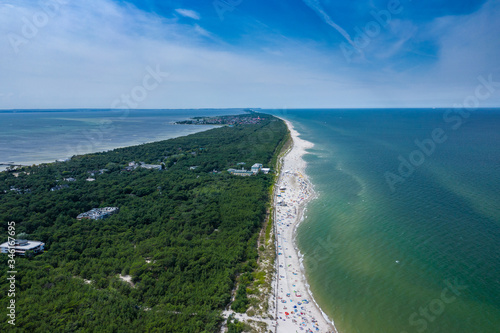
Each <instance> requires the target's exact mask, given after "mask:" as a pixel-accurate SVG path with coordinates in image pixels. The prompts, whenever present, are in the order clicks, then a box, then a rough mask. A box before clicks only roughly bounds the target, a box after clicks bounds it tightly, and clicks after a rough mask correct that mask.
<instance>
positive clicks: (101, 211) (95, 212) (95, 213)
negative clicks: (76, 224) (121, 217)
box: [76, 207, 119, 220]
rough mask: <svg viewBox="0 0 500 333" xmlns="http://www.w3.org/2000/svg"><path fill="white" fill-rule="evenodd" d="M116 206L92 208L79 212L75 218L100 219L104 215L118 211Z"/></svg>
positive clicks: (104, 216) (103, 217)
mask: <svg viewBox="0 0 500 333" xmlns="http://www.w3.org/2000/svg"><path fill="white" fill-rule="evenodd" d="M118 211H119V209H118V207H104V208H93V209H91V210H89V211H88V212H85V213H81V214H80V215H78V216H77V217H76V218H77V220H81V219H90V220H102V219H105V218H106V217H108V216H110V215H113V214H115V213H118Z"/></svg>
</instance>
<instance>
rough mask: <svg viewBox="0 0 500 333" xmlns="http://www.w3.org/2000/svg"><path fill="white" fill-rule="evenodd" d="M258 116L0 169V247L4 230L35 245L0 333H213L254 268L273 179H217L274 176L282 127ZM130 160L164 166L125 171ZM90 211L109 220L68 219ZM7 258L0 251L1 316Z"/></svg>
mask: <svg viewBox="0 0 500 333" xmlns="http://www.w3.org/2000/svg"><path fill="white" fill-rule="evenodd" d="M242 116H244V117H248V115H242ZM257 116H258V117H259V121H257V122H256V123H255V124H236V125H231V126H223V127H219V128H215V129H211V130H207V131H204V132H200V133H196V134H192V135H189V136H185V137H179V138H175V139H171V140H166V141H160V142H155V143H149V144H143V145H139V146H134V147H127V148H120V149H115V150H112V151H108V152H102V153H94V154H88V155H82V156H73V157H72V158H71V159H70V160H69V161H67V162H57V163H50V164H42V165H38V166H31V167H23V168H22V169H17V170H15V171H10V172H0V231H1V233H0V242H2V243H3V242H5V241H7V236H8V223H9V222H12V221H14V222H15V228H16V229H15V232H16V237H17V238H23V239H29V240H37V241H42V242H44V243H45V252H44V253H43V254H39V255H31V254H27V255H26V256H25V257H21V256H17V257H16V258H15V261H16V263H15V266H16V271H17V274H16V295H15V301H16V303H15V304H16V321H15V324H16V325H15V326H12V325H10V324H9V323H8V322H7V320H8V317H6V316H5V314H4V313H5V310H2V312H1V313H2V317H3V318H2V320H1V321H0V331H1V332H7V331H9V332H11V331H12V332H217V331H218V330H219V329H220V325H221V323H222V316H221V312H222V310H223V309H224V308H225V307H227V305H228V304H229V302H230V300H231V292H232V290H233V289H234V287H235V280H236V278H237V277H238V276H239V275H241V274H245V273H246V272H251V271H252V270H253V269H254V268H255V267H256V260H257V248H256V245H257V237H258V232H259V231H260V229H261V228H262V225H263V224H262V223H263V221H264V218H265V215H266V210H267V209H268V208H269V201H270V197H269V195H270V191H269V189H270V186H271V185H272V183H273V181H274V174H273V172H271V173H269V174H263V173H259V174H257V175H254V176H249V177H240V176H232V175H230V174H229V173H228V172H227V171H226V170H227V169H228V168H236V167H238V168H241V166H242V165H243V163H245V164H244V165H243V166H244V167H246V169H249V168H250V166H252V165H253V164H254V163H262V164H263V165H264V166H265V167H271V169H272V170H273V169H274V166H275V165H276V158H277V155H278V153H279V150H280V149H281V147H282V145H283V144H284V141H285V139H286V136H287V128H286V125H285V124H284V122H283V121H281V120H280V119H277V118H275V117H273V116H270V115H265V114H255V115H254V117H257ZM232 117H233V118H234V117H235V116H232ZM179 126H182V125H179ZM132 161H134V162H136V163H140V162H144V163H147V164H154V165H161V166H162V167H161V169H160V170H157V169H146V168H142V167H137V168H132V169H131V168H130V167H129V168H127V167H128V166H129V163H130V162H132ZM89 178H91V179H95V180H94V181H89V180H88V179H89ZM68 179H70V180H68ZM63 184H64V185H67V186H61V185H63ZM51 189H52V190H51ZM100 207H119V212H118V213H117V214H114V215H112V216H110V217H108V218H106V219H103V220H90V219H82V220H77V219H76V216H78V215H79V214H80V213H83V212H85V211H88V210H90V209H92V208H100ZM8 259H9V258H8V256H7V255H6V254H0V267H2V269H1V271H0V272H2V273H1V277H0V307H1V308H2V309H6V307H7V306H8V302H9V298H8V297H7V294H8V289H9V282H8V280H7V277H8V274H7V270H8V269H7V267H8ZM123 277H125V278H123ZM128 278H129V279H128Z"/></svg>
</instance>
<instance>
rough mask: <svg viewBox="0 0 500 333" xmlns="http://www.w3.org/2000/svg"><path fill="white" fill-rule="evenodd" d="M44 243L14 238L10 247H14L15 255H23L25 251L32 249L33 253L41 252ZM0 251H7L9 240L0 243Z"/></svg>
mask: <svg viewBox="0 0 500 333" xmlns="http://www.w3.org/2000/svg"><path fill="white" fill-rule="evenodd" d="M44 247H45V243H42V242H39V241H30V240H26V239H16V240H15V241H14V244H12V243H11V246H10V248H11V249H14V251H15V253H16V254H17V255H22V256H24V255H25V254H26V251H33V252H34V253H35V254H38V253H43V249H44ZM0 252H1V253H9V242H5V243H3V244H1V245H0Z"/></svg>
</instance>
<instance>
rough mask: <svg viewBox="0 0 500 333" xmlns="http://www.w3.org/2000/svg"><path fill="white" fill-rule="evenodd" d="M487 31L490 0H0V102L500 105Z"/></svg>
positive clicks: (494, 18)
mask: <svg viewBox="0 0 500 333" xmlns="http://www.w3.org/2000/svg"><path fill="white" fill-rule="evenodd" d="M499 31H500V0H487V1H463V0H462V1H457V0H454V1H451V0H435V1H424V0H420V1H417V0H413V1H411V0H400V1H398V0H391V1H379V0H360V1H352V2H347V1H337V0H286V1H285V0H267V1H258V0H252V1H250V0H206V1H205V0H203V1H174V0H167V1H157V0H146V1H139V0H136V1H113V0H88V1H69V0H42V1H21V2H20V1H17V0H4V1H2V2H1V3H0V36H1V37H0V73H1V76H0V108H2V109H9V108H84V107H85V108H110V107H134V108H203V107H211V108H224V107H262V108H308V107H310V108H356V107H453V106H455V107H457V106H460V105H463V104H464V101H465V102H466V103H469V105H471V104H470V103H472V104H474V105H473V106H481V107H492V106H494V107H500V57H499V56H498V55H499V54H500V38H499V37H498V32H499ZM155 73H156V74H155ZM484 82H490V83H489V84H487V85H486V86H484ZM497 82H498V83H497ZM480 85H483V87H482V88H478V86H480ZM478 91H479V92H478ZM478 93H479V95H477V94H478ZM477 96H480V97H481V98H478V97H477ZM471 101H473V102H471Z"/></svg>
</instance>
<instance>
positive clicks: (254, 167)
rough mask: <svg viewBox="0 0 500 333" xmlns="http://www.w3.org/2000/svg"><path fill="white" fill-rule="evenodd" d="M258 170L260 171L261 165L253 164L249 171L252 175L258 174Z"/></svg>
mask: <svg viewBox="0 0 500 333" xmlns="http://www.w3.org/2000/svg"><path fill="white" fill-rule="evenodd" d="M260 169H262V164H260V163H255V164H254V165H252V169H251V170H252V172H253V173H254V174H258V173H259V171H260Z"/></svg>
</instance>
